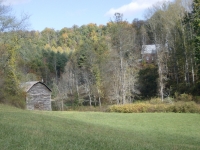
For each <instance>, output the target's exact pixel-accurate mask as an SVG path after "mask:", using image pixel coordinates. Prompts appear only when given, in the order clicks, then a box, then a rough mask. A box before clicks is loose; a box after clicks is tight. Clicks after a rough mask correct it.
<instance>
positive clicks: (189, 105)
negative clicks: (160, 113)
mask: <svg viewBox="0 0 200 150" xmlns="http://www.w3.org/2000/svg"><path fill="white" fill-rule="evenodd" d="M168 111H169V112H175V113H200V107H199V105H197V104H196V103H195V102H177V103H175V104H174V105H172V106H170V107H168Z"/></svg>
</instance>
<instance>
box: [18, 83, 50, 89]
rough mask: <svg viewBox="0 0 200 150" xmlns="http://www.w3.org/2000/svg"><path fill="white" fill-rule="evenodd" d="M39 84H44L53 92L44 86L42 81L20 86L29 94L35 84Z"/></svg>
mask: <svg viewBox="0 0 200 150" xmlns="http://www.w3.org/2000/svg"><path fill="white" fill-rule="evenodd" d="M37 83H41V84H43V85H44V86H46V88H47V89H48V90H49V91H51V89H50V88H49V87H48V86H47V85H46V84H44V83H43V82H40V81H30V82H25V83H22V84H21V85H20V87H21V88H22V89H23V90H24V91H25V92H28V91H29V90H30V89H31V88H32V87H33V86H34V85H35V84H37Z"/></svg>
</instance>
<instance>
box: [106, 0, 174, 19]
mask: <svg viewBox="0 0 200 150" xmlns="http://www.w3.org/2000/svg"><path fill="white" fill-rule="evenodd" d="M160 1H165V0H132V2H131V3H129V4H126V5H123V6H121V7H119V8H111V9H110V10H109V11H108V12H106V14H105V16H108V17H111V16H113V15H114V14H115V13H116V12H118V13H122V14H123V15H124V16H126V17H128V16H133V15H134V16H136V15H137V14H141V13H143V12H144V11H145V10H146V9H148V8H150V7H151V6H152V5H153V4H155V3H157V2H160ZM171 1H172V0H171Z"/></svg>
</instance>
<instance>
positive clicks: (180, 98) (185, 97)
mask: <svg viewBox="0 0 200 150" xmlns="http://www.w3.org/2000/svg"><path fill="white" fill-rule="evenodd" d="M175 98H176V101H184V102H190V101H192V100H193V97H192V95H189V94H185V93H184V94H178V93H175Z"/></svg>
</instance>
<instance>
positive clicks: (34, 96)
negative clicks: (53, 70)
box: [21, 81, 51, 110]
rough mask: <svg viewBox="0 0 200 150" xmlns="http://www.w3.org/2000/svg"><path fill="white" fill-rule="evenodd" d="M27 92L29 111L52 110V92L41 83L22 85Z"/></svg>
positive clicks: (32, 82) (33, 82)
mask: <svg viewBox="0 0 200 150" xmlns="http://www.w3.org/2000/svg"><path fill="white" fill-rule="evenodd" d="M21 87H22V88H23V90H24V91H25V92H26V108H27V109H28V110H51V90H50V88H48V86H47V85H45V84H44V83H43V82H40V81H31V82H26V83H23V84H21Z"/></svg>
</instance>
